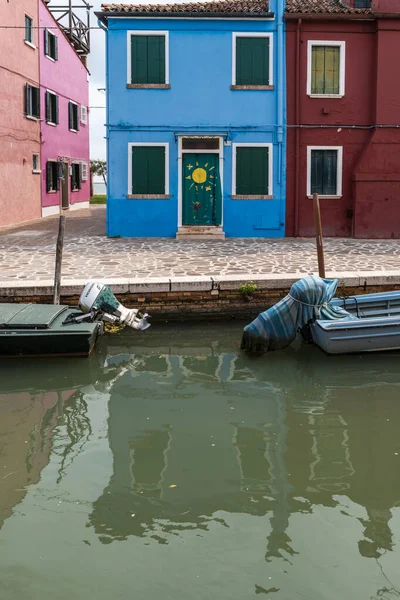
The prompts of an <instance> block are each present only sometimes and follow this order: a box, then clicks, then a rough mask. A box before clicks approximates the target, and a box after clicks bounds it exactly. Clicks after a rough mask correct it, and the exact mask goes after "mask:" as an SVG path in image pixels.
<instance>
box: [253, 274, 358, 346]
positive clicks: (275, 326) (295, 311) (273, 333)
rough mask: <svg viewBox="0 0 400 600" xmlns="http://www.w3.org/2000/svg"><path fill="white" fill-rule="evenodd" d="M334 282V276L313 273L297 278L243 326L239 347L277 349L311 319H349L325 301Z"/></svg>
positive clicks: (341, 311)
mask: <svg viewBox="0 0 400 600" xmlns="http://www.w3.org/2000/svg"><path fill="white" fill-rule="evenodd" d="M337 285H338V281H337V279H322V278H321V277H317V276H316V275H310V276H309V277H304V278H303V279H300V281H297V282H296V283H295V284H294V285H292V287H291V288H290V292H289V294H288V295H287V296H286V297H285V298H283V300H281V301H280V302H278V304H275V306H273V307H272V308H269V309H268V310H266V311H265V312H263V313H260V314H259V315H258V317H257V318H256V319H254V321H253V322H252V323H250V325H247V326H246V327H245V328H244V333H243V339H242V349H244V350H249V351H253V352H268V351H271V350H281V349H282V348H285V347H286V346H289V344H291V343H292V342H293V340H294V339H295V337H296V332H297V330H298V329H301V328H302V327H304V325H306V324H307V323H308V322H309V321H311V320H313V319H329V320H331V319H343V318H350V319H353V318H354V317H353V316H352V315H350V314H349V313H348V312H347V311H345V310H344V309H343V308H339V307H336V306H331V305H330V304H329V303H330V301H331V300H332V298H333V297H334V295H335V293H336V288H337Z"/></svg>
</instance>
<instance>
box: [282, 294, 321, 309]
mask: <svg viewBox="0 0 400 600" xmlns="http://www.w3.org/2000/svg"><path fill="white" fill-rule="evenodd" d="M288 297H289V298H291V299H292V300H294V301H295V302H298V303H299V304H304V306H311V307H312V308H322V307H323V306H328V302H324V303H323V304H308V303H307V302H302V301H301V300H298V299H297V298H294V297H293V296H291V295H290V294H288Z"/></svg>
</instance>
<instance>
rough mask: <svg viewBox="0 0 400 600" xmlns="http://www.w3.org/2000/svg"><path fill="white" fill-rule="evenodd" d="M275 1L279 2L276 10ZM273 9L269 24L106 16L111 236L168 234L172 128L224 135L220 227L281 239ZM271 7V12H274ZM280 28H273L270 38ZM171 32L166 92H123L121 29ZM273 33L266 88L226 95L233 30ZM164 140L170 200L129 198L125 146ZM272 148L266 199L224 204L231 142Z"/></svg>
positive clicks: (173, 187)
mask: <svg viewBox="0 0 400 600" xmlns="http://www.w3.org/2000/svg"><path fill="white" fill-rule="evenodd" d="M277 4H279V6H277ZM280 5H283V0H271V10H273V11H274V12H275V19H273V20H251V19H249V20H243V21H240V20H231V19H226V20H214V19H197V18H196V19H173V18H158V17H157V18H153V19H134V18H131V19H125V18H119V17H118V18H109V21H108V23H109V25H108V33H107V38H108V39H107V115H108V116H107V120H108V123H107V128H108V173H109V174H108V182H109V185H108V218H107V232H108V235H110V236H116V235H120V236H160V237H163V236H175V235H176V232H177V228H178V144H177V141H176V136H175V135H174V134H175V133H176V132H180V133H183V132H187V133H192V134H193V133H196V132H198V133H200V134H202V133H206V132H213V133H215V132H221V133H222V132H224V133H226V134H227V140H226V142H227V143H225V145H224V174H223V175H224V176H223V229H224V231H225V234H226V235H227V236H231V237H278V236H283V235H284V227H285V224H284V219H285V160H286V140H285V135H284V129H283V125H284V123H285V119H286V108H285V98H286V83H285V71H284V65H285V56H284V52H285V40H284V33H283V20H282V16H281V15H282V11H281V10H279V9H280ZM277 9H278V10H277ZM278 24H279V27H280V32H279V36H281V37H280V43H279V41H278V33H277V32H278V29H279V27H278ZM129 30H151V31H154V30H160V31H169V79H170V84H171V89H168V90H159V89H150V90H149V89H127V87H126V84H127V31H129ZM233 31H237V32H241V31H245V32H264V31H265V32H273V33H274V40H273V50H274V52H273V54H274V67H273V69H274V76H273V79H274V81H273V83H274V86H275V89H274V90H265V91H264V90H263V91H253V90H252V91H237V90H235V91H233V90H231V89H230V86H231V84H232V32H233ZM129 142H168V143H169V161H170V199H168V200H132V199H127V198H126V195H127V193H128V143H129ZM235 142H242V143H243V142H246V143H252V142H255V143H257V142H264V143H266V142H268V143H272V144H273V196H274V199H273V200H232V199H231V197H230V196H231V194H232V145H231V144H232V143H235Z"/></svg>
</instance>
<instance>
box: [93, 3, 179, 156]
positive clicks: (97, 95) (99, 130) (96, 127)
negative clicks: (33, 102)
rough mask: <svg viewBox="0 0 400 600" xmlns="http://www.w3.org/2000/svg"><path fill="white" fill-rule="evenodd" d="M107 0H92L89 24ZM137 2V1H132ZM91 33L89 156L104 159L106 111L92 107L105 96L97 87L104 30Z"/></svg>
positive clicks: (101, 84)
mask: <svg viewBox="0 0 400 600" xmlns="http://www.w3.org/2000/svg"><path fill="white" fill-rule="evenodd" d="M102 1H103V2H104V3H106V2H107V0H92V1H91V4H92V5H93V9H92V14H91V26H92V27H96V26H97V17H96V16H95V14H94V11H100V6H101V4H102ZM168 1H169V0H153V1H147V0H141V1H140V4H165V3H167V2H168ZM182 1H183V0H182ZM124 3H125V4H129V0H124ZM132 4H139V2H132ZM90 35H91V48H90V55H89V58H88V67H89V71H90V74H91V77H90V102H89V105H90V107H91V110H90V158H92V159H95V158H97V159H103V160H104V159H105V158H106V142H105V139H104V138H105V135H106V130H105V127H104V124H105V122H106V111H105V109H102V108H93V107H95V106H105V105H106V96H105V93H104V92H99V91H98V89H99V88H105V86H106V84H105V33H104V31H101V30H98V29H94V30H92V31H91V33H90Z"/></svg>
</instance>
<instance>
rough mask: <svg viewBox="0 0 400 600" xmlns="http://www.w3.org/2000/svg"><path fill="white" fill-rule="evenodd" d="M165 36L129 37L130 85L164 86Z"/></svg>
mask: <svg viewBox="0 0 400 600" xmlns="http://www.w3.org/2000/svg"><path fill="white" fill-rule="evenodd" d="M165 46H166V36H165V35H132V36H131V81H130V83H132V84H142V85H145V84H153V85H154V84H165V83H167V82H166V68H165V67H166V62H165V55H166V48H165Z"/></svg>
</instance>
